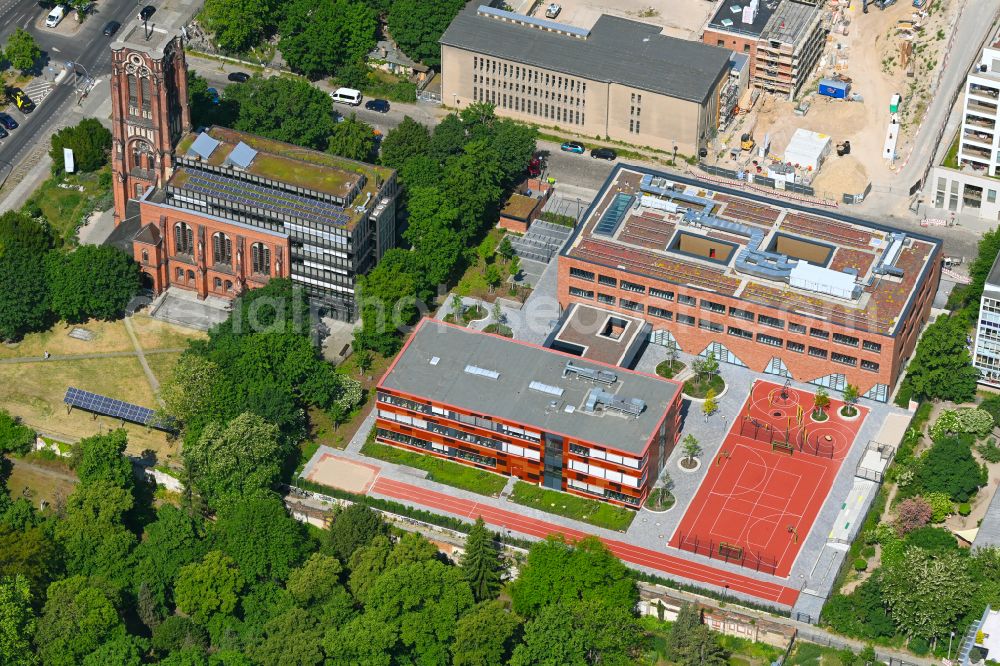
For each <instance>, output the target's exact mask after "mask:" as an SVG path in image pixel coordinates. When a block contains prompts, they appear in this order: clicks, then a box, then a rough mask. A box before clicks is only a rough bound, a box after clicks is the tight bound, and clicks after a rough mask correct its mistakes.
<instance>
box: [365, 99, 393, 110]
mask: <svg viewBox="0 0 1000 666" xmlns="http://www.w3.org/2000/svg"><path fill="white" fill-rule="evenodd" d="M365 108H366V109H368V110H369V111H378V112H379V113H389V101H388V100H385V99H370V100H368V101H367V102H365Z"/></svg>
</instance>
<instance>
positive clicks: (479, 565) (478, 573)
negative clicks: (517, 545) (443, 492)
mask: <svg viewBox="0 0 1000 666" xmlns="http://www.w3.org/2000/svg"><path fill="white" fill-rule="evenodd" d="M494 541H495V535H494V534H493V533H492V532H490V531H489V530H488V529H486V523H485V522H483V519H482V517H479V518H477V519H476V524H475V525H473V526H472V529H471V530H469V536H468V537H466V539H465V555H463V556H462V570H463V571H464V572H465V580H467V581H468V582H469V586H470V587H471V588H472V594H473V596H474V597H475V598H476V601H486V600H488V599H492V598H494V596H496V593H497V590H499V589H500V576H501V574H502V573H503V570H504V566H503V562H502V561H501V559H500V552H499V550H498V549H497V547H496V544H495V543H494Z"/></svg>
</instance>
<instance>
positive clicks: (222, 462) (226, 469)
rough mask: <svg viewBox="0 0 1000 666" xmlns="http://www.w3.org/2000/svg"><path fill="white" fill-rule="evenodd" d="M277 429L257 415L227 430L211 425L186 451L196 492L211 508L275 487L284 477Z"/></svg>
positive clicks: (235, 422) (237, 420)
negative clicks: (232, 499) (230, 499)
mask: <svg viewBox="0 0 1000 666" xmlns="http://www.w3.org/2000/svg"><path fill="white" fill-rule="evenodd" d="M279 435H280V433H279V432H278V428H277V427H276V426H273V425H271V424H270V423H266V422H265V421H264V419H262V418H261V417H259V416H257V415H256V414H251V413H245V414H241V415H239V416H237V417H236V418H235V419H233V420H232V421H230V422H229V423H228V424H226V425H225V426H223V425H221V424H219V423H210V424H208V425H207V426H206V427H205V429H204V430H203V431H202V433H201V437H200V438H199V439H198V441H197V442H192V443H191V444H189V445H187V446H185V447H184V451H183V456H184V464H185V465H186V466H187V467H188V469H189V470H190V478H191V479H192V480H193V482H194V486H195V488H196V489H197V490H198V492H199V493H200V494H201V496H202V497H204V498H205V499H206V501H208V503H209V504H210V505H213V506H215V505H216V504H217V503H219V502H220V501H222V500H223V499H224V498H230V497H235V498H239V497H244V496H246V495H250V494H253V493H256V492H259V491H261V490H266V489H269V488H271V487H272V486H274V484H275V483H277V481H278V477H279V476H280V474H281V462H282V460H281V458H282V456H281V455H280V451H281V448H282V447H281V444H280V442H279Z"/></svg>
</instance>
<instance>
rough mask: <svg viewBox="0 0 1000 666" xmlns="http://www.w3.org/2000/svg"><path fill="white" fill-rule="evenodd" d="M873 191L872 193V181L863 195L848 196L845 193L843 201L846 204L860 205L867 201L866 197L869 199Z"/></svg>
mask: <svg viewBox="0 0 1000 666" xmlns="http://www.w3.org/2000/svg"><path fill="white" fill-rule="evenodd" d="M871 191H872V183H871V181H868V185H867V186H866V187H865V191H864V192H862V193H861V194H846V193H845V194H844V199H843V200H844V203H845V204H859V203H861V202H862V201H864V200H865V197H867V196H868V195H869V194H871Z"/></svg>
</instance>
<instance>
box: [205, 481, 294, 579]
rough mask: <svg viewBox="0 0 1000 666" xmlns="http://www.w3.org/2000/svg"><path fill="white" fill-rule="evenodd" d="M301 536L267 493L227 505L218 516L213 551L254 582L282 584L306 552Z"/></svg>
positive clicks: (277, 501)
mask: <svg viewBox="0 0 1000 666" xmlns="http://www.w3.org/2000/svg"><path fill="white" fill-rule="evenodd" d="M304 532H305V529H304V527H303V526H302V524H301V523H299V522H298V521H297V520H295V519H294V518H292V517H291V516H289V515H288V512H287V510H286V509H285V504H284V502H282V501H281V498H280V497H278V496H277V495H275V494H274V493H271V492H268V493H260V494H257V495H254V496H252V497H249V498H247V497H244V498H242V499H240V500H238V501H233V502H227V503H226V505H225V506H224V507H223V508H222V509H220V510H219V512H218V518H217V520H216V523H215V529H214V537H215V544H216V547H217V548H218V549H219V550H221V551H222V552H224V553H226V554H227V555H229V556H230V557H232V558H233V559H234V560H236V565H237V566H238V567H239V568H240V571H241V572H242V573H243V575H244V576H245V577H246V579H247V580H248V581H250V582H253V581H255V580H267V579H270V580H285V579H286V578H287V577H288V573H289V572H290V571H291V570H292V569H293V568H295V567H296V566H297V565H298V564H299V562H301V561H302V559H303V558H304V557H305V555H306V553H307V552H308V549H309V543H308V542H307V541H306V536H305V534H304Z"/></svg>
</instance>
